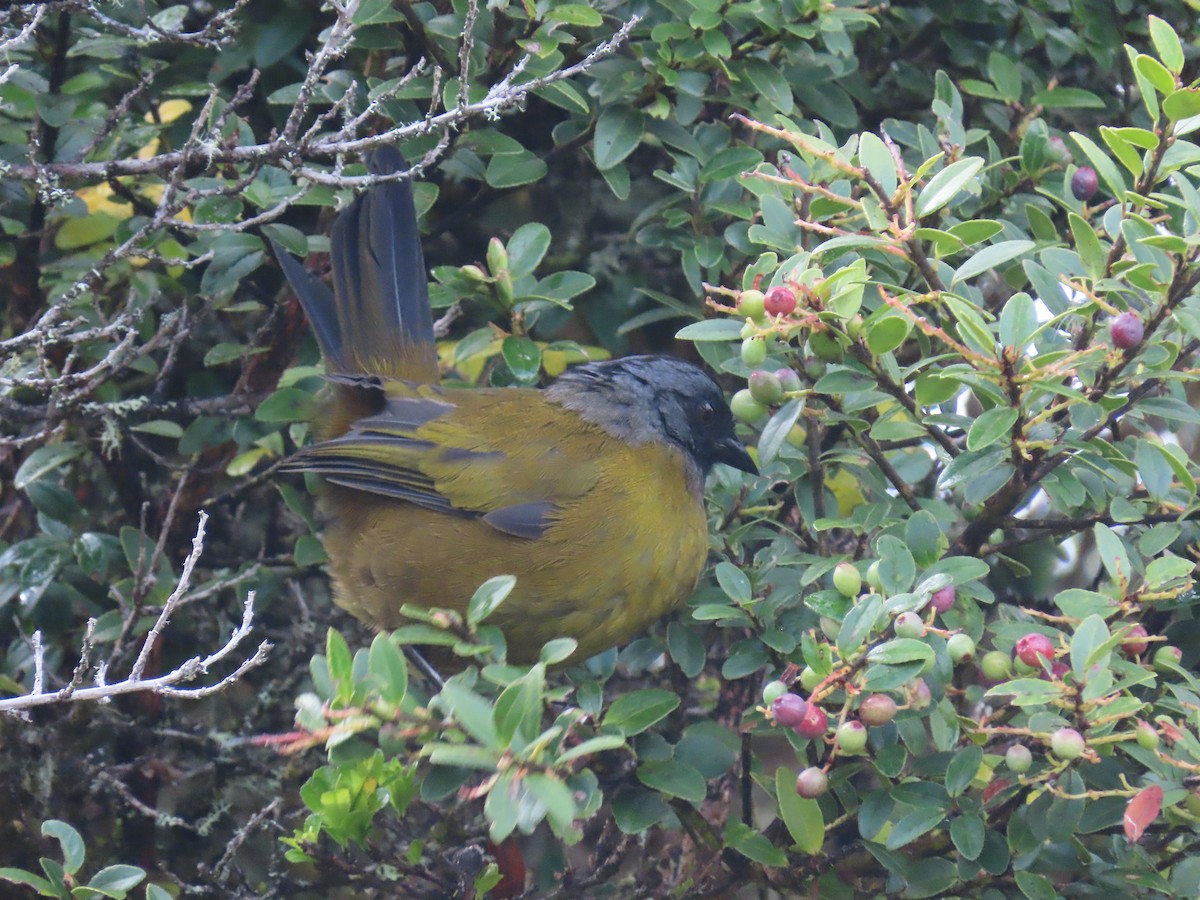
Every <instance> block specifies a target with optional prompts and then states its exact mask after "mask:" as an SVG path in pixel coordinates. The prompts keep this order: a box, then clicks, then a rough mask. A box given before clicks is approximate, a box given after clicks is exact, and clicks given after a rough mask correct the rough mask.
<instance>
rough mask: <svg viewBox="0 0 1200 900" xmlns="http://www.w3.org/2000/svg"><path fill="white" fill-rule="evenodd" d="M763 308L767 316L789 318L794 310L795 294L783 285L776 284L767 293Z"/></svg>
mask: <svg viewBox="0 0 1200 900" xmlns="http://www.w3.org/2000/svg"><path fill="white" fill-rule="evenodd" d="M763 307H764V308H765V309H766V311H767V313H768V315H772V316H790V315H791V314H792V313H793V312H794V311H795V309H796V292H795V291H793V290H792V289H791V288H790V287H788V286H787V285H783V284H777V285H775V287H773V288H771V289H770V290H769V291H767V296H766V298H765V299H764V300H763Z"/></svg>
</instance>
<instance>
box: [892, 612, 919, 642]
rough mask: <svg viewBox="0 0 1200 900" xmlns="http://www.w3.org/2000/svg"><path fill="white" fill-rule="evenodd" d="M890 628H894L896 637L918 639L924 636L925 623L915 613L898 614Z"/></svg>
mask: <svg viewBox="0 0 1200 900" xmlns="http://www.w3.org/2000/svg"><path fill="white" fill-rule="evenodd" d="M892 627H893V628H895V630H896V637H899V638H919V637H921V636H922V635H924V634H925V623H924V622H922V621H921V617H920V616H918V615H917V614H916V613H915V612H902V613H900V615H898V616H896V622H895V624H894V625H893V626H892Z"/></svg>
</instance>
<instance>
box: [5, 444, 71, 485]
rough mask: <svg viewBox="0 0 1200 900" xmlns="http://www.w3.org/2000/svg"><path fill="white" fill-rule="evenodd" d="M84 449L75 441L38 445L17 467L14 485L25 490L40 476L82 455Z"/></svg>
mask: <svg viewBox="0 0 1200 900" xmlns="http://www.w3.org/2000/svg"><path fill="white" fill-rule="evenodd" d="M84 449H85V448H84V446H83V445H82V444H78V443H76V442H75V441H60V442H59V443H57V444H47V445H46V446H45V447H38V448H37V449H36V450H34V451H33V452H32V453H30V454H29V456H28V457H26V459H25V462H23V463H21V467H20V468H19V469H17V474H16V475H15V476H13V487H15V488H16V489H17V490H24V489H25V488H26V487H28V486H29V485H31V484H33V482H35V481H37V480H38V479H39V478H42V477H43V476H45V475H48V474H50V473H51V472H53V471H54V470H55V469H57V468H60V467H62V466H64V465H66V464H67V463H69V462H70V461H71V460H73V459H76V458H78V457H80V456H82V455H83V452H84Z"/></svg>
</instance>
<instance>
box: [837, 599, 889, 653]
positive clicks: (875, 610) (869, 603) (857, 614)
mask: <svg viewBox="0 0 1200 900" xmlns="http://www.w3.org/2000/svg"><path fill="white" fill-rule="evenodd" d="M882 611H883V600H882V599H880V597H879V595H878V594H870V595H868V596H867V597H866V599H864V600H860V601H859V602H858V603H857V604H855V605H854V606H852V607H851V608H850V612H848V613H846V618H844V619H843V620H842V629H841V631H839V632H838V638H837V648H838V653H839V654H841V657H842V659H846V658H847V657H848V656H850V654H852V653H853V652H854V651H856V650H857V649H858V648H859V647H861V646H862V645H863V642H864V641H866V639H867V637H868V636H869V635H870V634H871V632H872V631H873V630H874V629H875V622H876V620H877V619H878V618H879V613H880V612H882Z"/></svg>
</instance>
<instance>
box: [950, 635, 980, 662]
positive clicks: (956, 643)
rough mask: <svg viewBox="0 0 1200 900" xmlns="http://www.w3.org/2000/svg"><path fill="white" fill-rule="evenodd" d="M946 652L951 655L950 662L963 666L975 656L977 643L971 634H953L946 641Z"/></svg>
mask: <svg viewBox="0 0 1200 900" xmlns="http://www.w3.org/2000/svg"><path fill="white" fill-rule="evenodd" d="M946 652H947V653H948V654H950V662H952V663H954V664H955V665H956V666H957V665H961V664H962V663H964V662H969V661H970V659H971V657H973V656H974V655H975V642H974V641H973V640H971V636H970V635H969V634H962V633H961V632H960V633H959V634H952V635H950V638H949V640H947V641H946Z"/></svg>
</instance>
